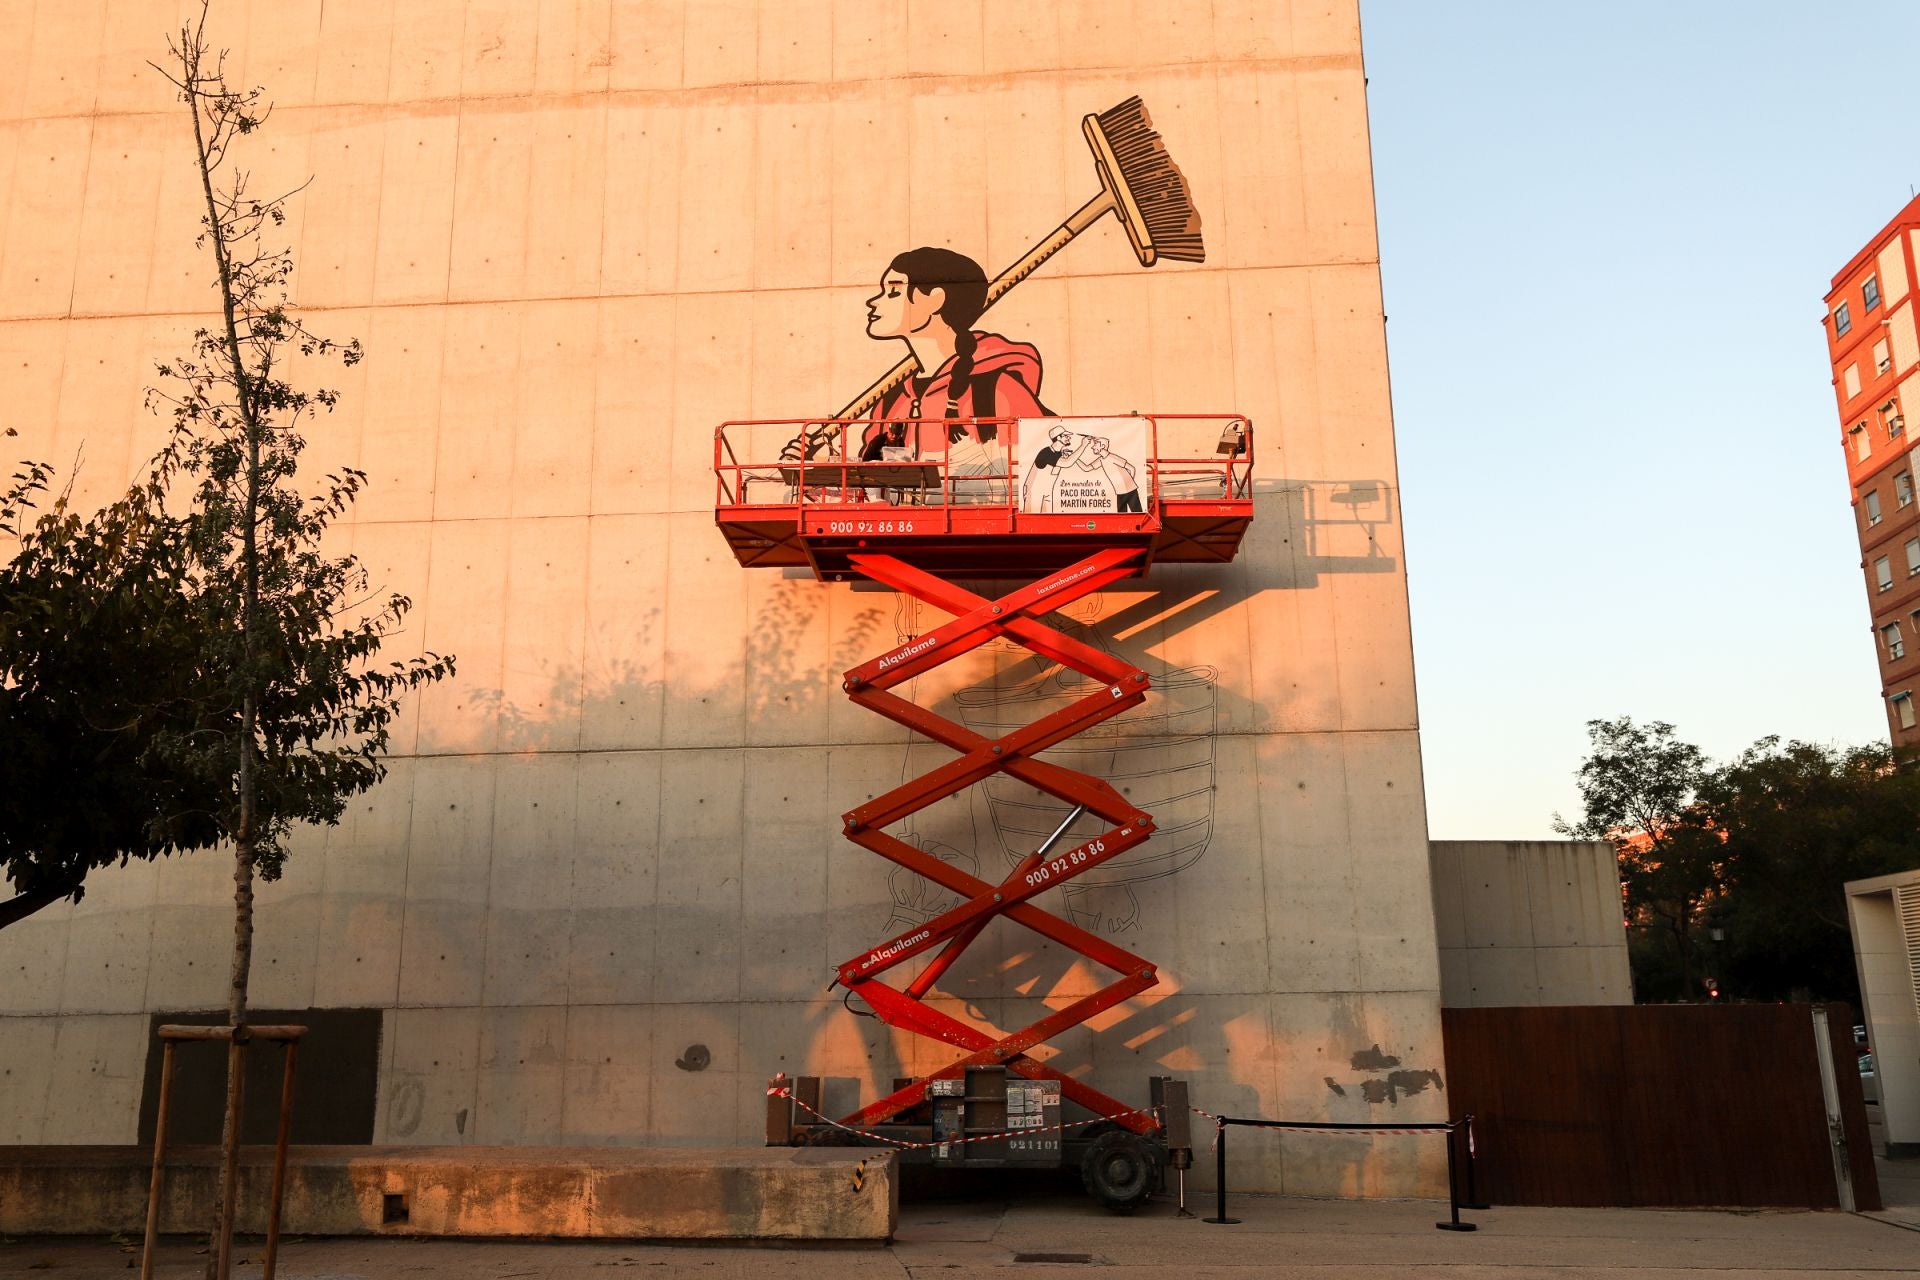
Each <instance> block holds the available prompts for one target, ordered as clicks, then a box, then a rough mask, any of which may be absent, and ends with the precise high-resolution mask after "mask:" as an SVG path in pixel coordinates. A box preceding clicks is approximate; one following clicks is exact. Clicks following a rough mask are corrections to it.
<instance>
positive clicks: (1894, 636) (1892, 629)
mask: <svg viewBox="0 0 1920 1280" xmlns="http://www.w3.org/2000/svg"><path fill="white" fill-rule="evenodd" d="M1880 643H1882V644H1884V645H1886V646H1887V660H1888V661H1890V662H1897V661H1899V660H1900V659H1901V658H1904V657H1906V656H1907V646H1906V645H1904V644H1902V643H1901V642H1900V624H1899V623H1897V622H1889V623H1888V624H1887V625H1886V626H1884V627H1882V628H1880Z"/></svg>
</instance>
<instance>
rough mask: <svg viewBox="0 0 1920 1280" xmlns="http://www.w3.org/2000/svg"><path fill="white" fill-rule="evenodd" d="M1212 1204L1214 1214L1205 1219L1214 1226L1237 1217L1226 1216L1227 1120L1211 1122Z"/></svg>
mask: <svg viewBox="0 0 1920 1280" xmlns="http://www.w3.org/2000/svg"><path fill="white" fill-rule="evenodd" d="M1213 1206H1214V1216H1213V1217H1211V1218H1208V1219H1207V1221H1208V1222H1211V1223H1213V1224H1214V1225H1215V1226H1229V1227H1230V1226H1232V1225H1233V1224H1234V1223H1236V1222H1239V1221H1240V1219H1238V1218H1229V1217H1228V1216H1227V1120H1226V1117H1225V1116H1221V1117H1219V1118H1218V1119H1216V1120H1215V1121H1214V1122H1213Z"/></svg>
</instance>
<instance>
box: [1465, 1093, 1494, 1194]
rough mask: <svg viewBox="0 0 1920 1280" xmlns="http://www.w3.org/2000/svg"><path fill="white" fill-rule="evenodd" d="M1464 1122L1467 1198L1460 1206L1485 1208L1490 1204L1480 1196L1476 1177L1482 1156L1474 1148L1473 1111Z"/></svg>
mask: <svg viewBox="0 0 1920 1280" xmlns="http://www.w3.org/2000/svg"><path fill="white" fill-rule="evenodd" d="M1464 1123H1465V1125H1466V1130H1467V1198H1466V1201H1465V1203H1463V1204H1462V1205H1461V1206H1460V1207H1461V1208H1463V1209H1485V1208H1488V1207H1489V1206H1488V1205H1487V1202H1486V1201H1484V1200H1482V1199H1481V1198H1480V1186H1479V1181H1478V1179H1477V1178H1476V1177H1475V1171H1476V1170H1477V1169H1478V1168H1479V1166H1480V1157H1479V1155H1478V1153H1477V1152H1476V1151H1475V1150H1474V1141H1473V1115H1472V1114H1471V1113H1469V1114H1468V1115H1467V1118H1466V1120H1465V1122H1464Z"/></svg>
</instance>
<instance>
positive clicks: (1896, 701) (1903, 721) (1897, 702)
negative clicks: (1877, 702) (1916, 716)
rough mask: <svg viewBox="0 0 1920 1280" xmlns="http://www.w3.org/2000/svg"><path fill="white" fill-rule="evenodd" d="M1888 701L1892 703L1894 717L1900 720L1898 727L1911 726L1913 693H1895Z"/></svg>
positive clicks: (1906, 727)
mask: <svg viewBox="0 0 1920 1280" xmlns="http://www.w3.org/2000/svg"><path fill="white" fill-rule="evenodd" d="M1888 701H1890V702H1892V703H1893V714H1894V718H1895V719H1897V720H1898V721H1899V722H1900V727H1901V728H1902V729H1911V728H1913V695H1912V694H1910V693H1904V692H1902V693H1896V694H1894V695H1893V697H1892V698H1890V699H1888Z"/></svg>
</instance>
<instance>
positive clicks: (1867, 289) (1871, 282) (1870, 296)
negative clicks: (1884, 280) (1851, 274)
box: [1860, 276, 1880, 311]
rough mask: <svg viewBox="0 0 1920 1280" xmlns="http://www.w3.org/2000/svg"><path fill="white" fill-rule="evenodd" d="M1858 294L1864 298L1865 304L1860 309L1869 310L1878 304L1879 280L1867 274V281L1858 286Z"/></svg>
mask: <svg viewBox="0 0 1920 1280" xmlns="http://www.w3.org/2000/svg"><path fill="white" fill-rule="evenodd" d="M1860 296H1861V297H1862V298H1863V299H1865V301H1866V304H1867V305H1866V306H1864V307H1862V308H1861V310H1862V311H1871V310H1873V309H1874V308H1875V307H1877V306H1879V305H1880V281H1879V280H1878V279H1876V278H1875V277H1873V276H1868V277H1867V282H1866V283H1865V284H1863V285H1861V286H1860Z"/></svg>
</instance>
